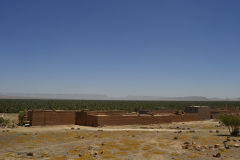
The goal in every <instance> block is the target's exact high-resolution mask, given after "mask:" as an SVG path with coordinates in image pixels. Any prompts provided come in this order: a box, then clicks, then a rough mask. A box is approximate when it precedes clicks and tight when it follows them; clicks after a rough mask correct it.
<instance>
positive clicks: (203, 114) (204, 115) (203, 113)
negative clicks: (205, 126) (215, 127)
mask: <svg viewBox="0 0 240 160" xmlns="http://www.w3.org/2000/svg"><path fill="white" fill-rule="evenodd" d="M210 112H211V110H210V108H208V107H203V108H198V114H199V119H200V120H207V119H210V118H211V116H210V115H211V114H210Z"/></svg>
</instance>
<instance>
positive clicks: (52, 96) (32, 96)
mask: <svg viewBox="0 0 240 160" xmlns="http://www.w3.org/2000/svg"><path fill="white" fill-rule="evenodd" d="M0 99H73V100H137V101H141V100H145V101H240V98H225V99H224V98H207V97H202V96H189V97H158V96H126V97H109V96H106V95H101V94H30V93H8V94H6V93H0Z"/></svg>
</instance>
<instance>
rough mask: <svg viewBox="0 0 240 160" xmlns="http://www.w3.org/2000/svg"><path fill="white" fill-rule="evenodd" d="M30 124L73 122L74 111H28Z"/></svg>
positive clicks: (63, 123)
mask: <svg viewBox="0 0 240 160" xmlns="http://www.w3.org/2000/svg"><path fill="white" fill-rule="evenodd" d="M28 115H29V116H28V120H29V121H30V124H31V125H32V126H42V125H65V124H75V119H76V118H75V111H44V110H37V111H36V110H33V111H28Z"/></svg>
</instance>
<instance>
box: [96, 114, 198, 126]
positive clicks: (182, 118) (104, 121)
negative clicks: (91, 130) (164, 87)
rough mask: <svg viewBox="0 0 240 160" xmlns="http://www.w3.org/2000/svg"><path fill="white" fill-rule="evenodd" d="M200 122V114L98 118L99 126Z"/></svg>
mask: <svg viewBox="0 0 240 160" xmlns="http://www.w3.org/2000/svg"><path fill="white" fill-rule="evenodd" d="M197 120H199V116H198V114H185V115H169V116H147V115H144V116H136V115H131V116H117V115H116V116H97V125H98V126H104V125H135V124H140V125H147V124H161V123H171V122H186V121H197Z"/></svg>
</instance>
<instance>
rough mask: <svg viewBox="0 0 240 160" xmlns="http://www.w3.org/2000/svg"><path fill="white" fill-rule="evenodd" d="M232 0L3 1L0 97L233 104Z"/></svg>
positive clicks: (236, 74)
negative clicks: (90, 96)
mask: <svg viewBox="0 0 240 160" xmlns="http://www.w3.org/2000/svg"><path fill="white" fill-rule="evenodd" d="M239 8H240V1H239V0H181V1H180V0H145V1H141V0H125V1H124V0H109V1H106V0H101V1H99V0H86V1H82V0H79V1H77V0H65V1H62V0H50V1H45V0H34V1H33V0H21V1H20V0H15V1H14V0H5V1H4V0H1V1H0V92H9V93H11V92H12V93H13V92H14V93H15V92H18V93H95V94H106V95H108V96H127V95H148V96H166V97H167V96H207V97H240V9H239Z"/></svg>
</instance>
